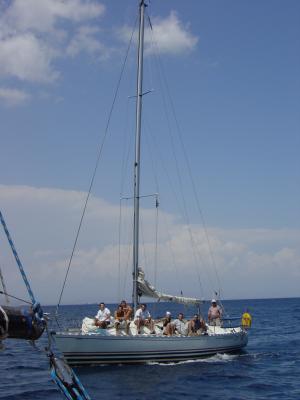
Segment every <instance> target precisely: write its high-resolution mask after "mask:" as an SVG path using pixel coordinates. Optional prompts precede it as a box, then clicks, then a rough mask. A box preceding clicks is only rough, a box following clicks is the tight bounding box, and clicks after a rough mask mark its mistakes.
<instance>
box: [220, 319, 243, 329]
mask: <svg viewBox="0 0 300 400" xmlns="http://www.w3.org/2000/svg"><path fill="white" fill-rule="evenodd" d="M237 321H239V323H237ZM221 323H222V327H223V328H236V327H237V326H241V317H223V318H222V320H221Z"/></svg>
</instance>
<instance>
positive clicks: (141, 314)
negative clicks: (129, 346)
mask: <svg viewBox="0 0 300 400" xmlns="http://www.w3.org/2000/svg"><path fill="white" fill-rule="evenodd" d="M134 323H135V325H136V326H137V331H138V334H140V333H141V327H142V326H147V327H149V329H150V330H151V333H153V334H154V333H155V331H154V322H153V320H152V318H151V314H150V313H149V311H148V310H147V305H146V304H141V306H140V308H139V309H138V310H137V311H136V313H135V315H134Z"/></svg>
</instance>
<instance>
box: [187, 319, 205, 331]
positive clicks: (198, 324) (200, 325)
mask: <svg viewBox="0 0 300 400" xmlns="http://www.w3.org/2000/svg"><path fill="white" fill-rule="evenodd" d="M205 331H206V325H205V322H204V320H203V318H201V317H199V315H198V314H195V315H194V316H193V318H192V319H191V320H190V322H189V323H188V335H189V336H194V335H199V334H200V333H202V332H205Z"/></svg>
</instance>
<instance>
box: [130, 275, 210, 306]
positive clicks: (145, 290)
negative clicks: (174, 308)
mask: <svg viewBox="0 0 300 400" xmlns="http://www.w3.org/2000/svg"><path fill="white" fill-rule="evenodd" d="M137 284H138V293H139V296H147V297H152V298H155V299H158V300H165V301H172V302H174V303H182V304H194V305H197V304H200V303H202V301H201V300H199V299H196V298H193V297H183V296H173V295H170V294H165V293H161V292H158V291H157V290H156V289H155V287H154V286H152V285H151V284H150V283H149V282H148V281H147V280H146V279H145V273H144V271H143V270H142V268H139V269H138V282H137Z"/></svg>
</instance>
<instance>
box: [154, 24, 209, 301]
mask: <svg viewBox="0 0 300 400" xmlns="http://www.w3.org/2000/svg"><path fill="white" fill-rule="evenodd" d="M151 32H152V30H151ZM152 41H153V43H154V44H156V42H155V41H154V38H153V35H152ZM156 46H157V44H156ZM154 54H155V55H156V57H157V58H158V55H157V54H156V52H154ZM157 64H158V66H159V63H157ZM158 70H159V68H158ZM159 71H160V70H159ZM158 76H159V78H161V76H160V75H158ZM160 84H161V88H162V99H163V106H164V111H165V115H166V120H167V125H168V133H169V137H170V141H171V149H172V155H173V158H174V162H175V167H176V173H177V178H178V182H179V187H180V194H181V201H182V210H183V215H184V218H185V220H186V223H187V230H188V234H189V237H190V243H191V246H192V253H193V257H194V262H195V264H196V266H197V265H198V264H199V260H201V256H200V254H199V252H197V246H196V243H195V239H194V235H193V232H192V230H191V226H190V220H189V215H188V211H187V204H186V200H185V196H184V193H183V189H182V188H183V182H182V176H181V172H180V168H179V162H178V158H177V155H176V152H175V144H174V139H173V135H172V133H171V132H172V130H171V124H170V120H169V115H168V111H167V105H166V99H165V95H164V90H163V85H162V83H161V82H160ZM196 274H197V279H198V284H199V288H200V291H201V293H202V295H203V293H204V292H203V287H202V282H201V275H200V271H199V268H196Z"/></svg>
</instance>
